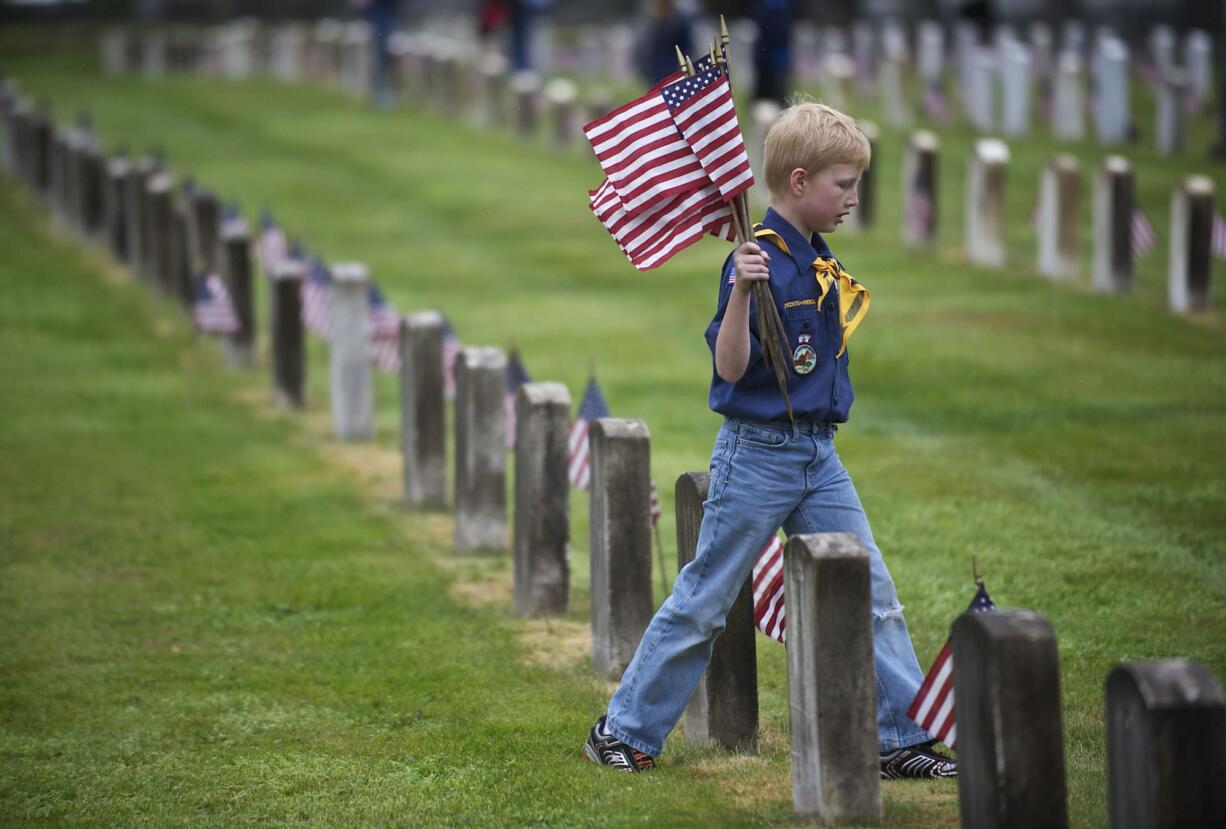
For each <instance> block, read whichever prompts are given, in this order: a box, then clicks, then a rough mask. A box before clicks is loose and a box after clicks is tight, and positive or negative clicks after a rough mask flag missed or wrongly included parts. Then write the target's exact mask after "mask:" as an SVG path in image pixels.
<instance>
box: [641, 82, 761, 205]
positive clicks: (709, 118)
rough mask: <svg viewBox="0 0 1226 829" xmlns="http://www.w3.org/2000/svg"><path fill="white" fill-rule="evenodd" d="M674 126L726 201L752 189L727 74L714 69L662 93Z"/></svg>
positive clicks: (746, 157) (746, 155)
mask: <svg viewBox="0 0 1226 829" xmlns="http://www.w3.org/2000/svg"><path fill="white" fill-rule="evenodd" d="M660 94H661V95H662V96H663V98H664V101H665V103H667V104H668V109H669V112H671V113H672V116H673V122H674V123H675V124H676V125H677V129H678V130H680V131H681V136H682V137H683V138H684V139H685V141H686V143H687V144H689V145H690V149H691V150H693V151H694V155H696V156H697V157H698V161H699V163H700V164H701V165H702V169H703V170H705V171H706V173H707V178H709V179H710V180H711V181H712V182H714V183H715V186H716V187H718V188H719V193H720V195H721V196H722V197H723V200H724V201H731V200H732V199H733V198H734V197H735V196H736V195H737V194H738V193H741V192H742V191H744V190H745V189H746V188H748V187H751V186H752V185H753V170H751V169H750V168H749V155H748V154H747V153H746V152H745V139H744V138H743V137H742V136H741V127H740V124H738V123H737V120H736V105H735V103H734V102H733V100H732V88H731V87H730V86H729V85H728V73H727V72H726V71H724V68H723V67H722V66H718V65H717V66H712V67H710V68H709V69H705V70H703V71H701V72H698V73H697V74H695V75H694V76H693V77H688V78H681V79H680V80H677V81H674V82H673V83H671V84H669V85H668V86H666V87H664V89H663V91H662V92H661V93H660Z"/></svg>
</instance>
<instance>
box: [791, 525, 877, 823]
mask: <svg viewBox="0 0 1226 829" xmlns="http://www.w3.org/2000/svg"><path fill="white" fill-rule="evenodd" d="M783 579H784V585H783V592H784V595H786V596H787V602H788V637H787V650H788V698H789V700H790V706H789V708H790V710H791V734H792V805H793V808H794V809H795V810H796V813H797V814H798V815H800V816H802V817H806V818H812V819H816V820H818V821H820V822H822V823H836V822H865V823H876V822H879V821H880V820H881V780H880V775H881V772H880V769H879V763H880V760H879V755H878V739H877V709H876V704H877V695H876V682H877V680H876V669H875V668H874V667H873V610H872V596H871V583H872V579H871V576H870V574H869V564H868V551H867V550H866V549H865V548H864V545H863V543H861V541H860V539H859V538H858V537H857V536H855V535H852V534H850V533H815V534H812V535H795V536H792V537H791V538H789V539H788V543H787V546H786V547H785V548H784V552H783Z"/></svg>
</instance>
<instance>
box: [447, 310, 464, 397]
mask: <svg viewBox="0 0 1226 829" xmlns="http://www.w3.org/2000/svg"><path fill="white" fill-rule="evenodd" d="M460 348H461V346H460V338H459V337H457V336H456V333H455V329H454V328H452V327H451V320H449V319H447V317H445V316H444V317H443V396H444V397H445V398H447V399H448V400H455V363H456V359H457V358H458V357H459V356H460Z"/></svg>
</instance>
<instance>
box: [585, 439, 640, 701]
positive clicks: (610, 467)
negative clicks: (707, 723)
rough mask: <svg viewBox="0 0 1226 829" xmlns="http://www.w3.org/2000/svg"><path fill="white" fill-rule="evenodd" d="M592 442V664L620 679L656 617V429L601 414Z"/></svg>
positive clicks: (606, 674)
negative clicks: (653, 475) (653, 484)
mask: <svg viewBox="0 0 1226 829" xmlns="http://www.w3.org/2000/svg"><path fill="white" fill-rule="evenodd" d="M588 441H589V443H590V446H591V469H592V489H591V507H590V510H589V516H590V518H589V521H590V524H591V542H590V546H589V555H590V558H591V566H592V577H591V594H592V670H593V671H595V672H596V673H598V674H603V675H605V676H607V677H609V678H610V679H617V678H619V677H620V676H621V675H622V673H623V672H624V671H625V670H626V666H627V665H629V664H630V660H631V659H632V658H633V657H634V650H635V648H637V647H638V645H639V641H640V640H641V639H642V638H643V631H645V630H646V629H647V625H648V623H649V622H650V621H651V613H652V599H651V435H650V433H649V432H648V431H647V424H646V423H644V422H643V421H641V420H622V419H619V418H601V419H599V420H597V421H596V422H595V423H593V424H592V427H591V431H590V432H589V433H588Z"/></svg>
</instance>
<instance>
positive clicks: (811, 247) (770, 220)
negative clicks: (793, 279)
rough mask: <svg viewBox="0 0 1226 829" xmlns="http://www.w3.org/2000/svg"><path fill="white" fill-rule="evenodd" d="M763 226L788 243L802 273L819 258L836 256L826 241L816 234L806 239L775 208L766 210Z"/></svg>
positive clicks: (789, 249)
mask: <svg viewBox="0 0 1226 829" xmlns="http://www.w3.org/2000/svg"><path fill="white" fill-rule="evenodd" d="M762 226H763V227H768V228H770V229H771V230H773V231H775V232H776V233H778V234H779V235H780V236H781V237H783V241H784V242H785V243H787V246H788V251H789V252H790V253H791V255H792V258H793V259H794V260H796V264H797V266H798V267H800V269H801V271H805V270H808V269H809V268H811V267H813V260H815V259H817V258H818V257H824V258H833V257H834V254H833V253H831V252H830V248H829V246H827V245H826V240H825V239H823V238H822V237H821V236H820V235H818V234H816V233H814V234H813V235H812V236H810V237H809V238H808V239H806V238H805V237H804V236H802V235H801V233H800V231H799V230H797V229H796V228H794V227H792V223H791V222H789V221H788V220H787V219H785V218H783V217H782V216H780V215H779V214H778V213H776V212H775V208H773V207H768V208H766V215H764V216H763V217H762Z"/></svg>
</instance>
